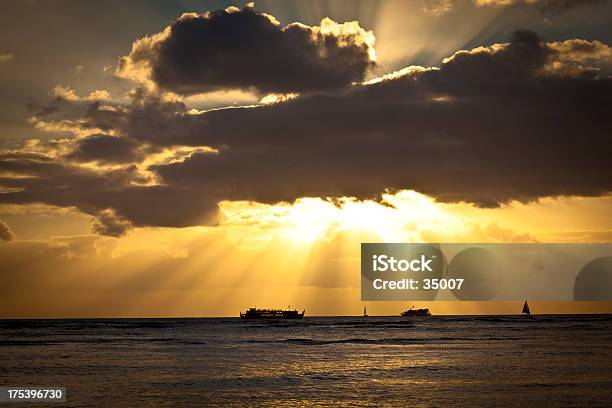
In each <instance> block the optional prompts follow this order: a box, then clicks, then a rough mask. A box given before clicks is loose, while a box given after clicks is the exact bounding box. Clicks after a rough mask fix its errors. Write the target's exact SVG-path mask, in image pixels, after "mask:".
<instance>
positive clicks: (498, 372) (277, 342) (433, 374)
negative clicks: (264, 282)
mask: <svg viewBox="0 0 612 408" xmlns="http://www.w3.org/2000/svg"><path fill="white" fill-rule="evenodd" d="M0 361H2V364H1V365H0V384H1V385H15V386H17V385H21V386H23V385H57V386H66V387H68V403H69V405H73V406H82V405H93V406H185V405H209V404H219V405H224V406H228V405H230V406H231V405H236V406H238V405H244V404H249V405H304V406H310V405H329V404H343V405H347V404H352V405H355V406H368V405H371V406H376V405H379V404H381V403H382V404H390V405H395V406H397V405H410V406H422V407H429V406H432V407H433V406H453V407H462V406H466V407H468V406H491V405H495V406H521V405H523V406H534V405H536V406H537V405H548V406H555V407H561V406H567V407H570V406H571V407H575V406H611V405H612V370H611V369H612V316H554V317H553V316H538V317H536V319H533V320H530V319H523V318H520V317H432V318H429V319H420V320H417V319H415V320H410V319H406V318H400V317H397V318H395V317H386V318H385V317H369V318H361V317H359V318H356V317H349V318H345V317H333V318H305V319H304V320H301V321H276V322H258V321H247V322H245V321H241V320H239V319H109V320H46V321H45V320H37V321H0Z"/></svg>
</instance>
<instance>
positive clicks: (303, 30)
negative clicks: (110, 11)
mask: <svg viewBox="0 0 612 408" xmlns="http://www.w3.org/2000/svg"><path fill="white" fill-rule="evenodd" d="M374 66H375V54H374V35H373V34H372V33H371V32H368V31H365V30H364V29H363V28H361V27H360V26H359V24H358V23H357V22H348V23H344V24H338V23H336V22H334V21H332V20H330V19H328V18H325V19H323V20H322V21H321V23H320V25H318V26H312V27H311V26H307V25H304V24H301V23H293V24H289V25H287V26H284V27H282V26H281V24H280V23H279V22H278V21H277V20H276V19H275V18H274V17H272V16H270V15H268V14H265V13H259V12H256V11H254V10H253V9H252V8H251V7H245V8H243V9H238V8H236V7H229V8H227V9H225V10H217V11H212V12H206V13H204V14H195V13H187V14H183V15H182V16H181V17H180V18H179V19H177V20H176V21H175V22H174V23H172V25H170V26H169V27H166V28H165V29H164V30H163V31H162V32H160V33H158V34H154V35H151V36H148V37H144V38H141V39H139V40H138V41H136V42H135V43H134V45H133V47H132V51H131V53H130V54H129V55H128V56H126V57H123V58H122V59H121V61H120V63H119V66H118V69H117V71H116V74H117V75H118V76H120V77H123V78H128V79H132V80H136V81H138V82H141V83H144V84H147V85H148V86H149V87H153V86H156V87H159V88H161V89H163V90H166V91H172V92H174V93H177V94H182V95H193V94H198V93H203V92H211V91H217V90H222V89H247V90H253V91H255V92H258V93H261V94H266V93H295V92H306V91H319V90H327V89H335V88H339V87H344V86H347V85H349V84H351V83H352V82H356V81H361V80H363V79H364V78H365V75H366V74H367V72H368V70H370V69H371V68H373V67H374Z"/></svg>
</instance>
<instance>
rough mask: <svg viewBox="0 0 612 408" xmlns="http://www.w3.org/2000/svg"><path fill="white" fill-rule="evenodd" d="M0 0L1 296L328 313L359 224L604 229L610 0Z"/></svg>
mask: <svg viewBox="0 0 612 408" xmlns="http://www.w3.org/2000/svg"><path fill="white" fill-rule="evenodd" d="M0 11H1V12H0V84H1V86H0V106H1V108H2V109H0V295H1V296H0V317H7V318H11V317H112V316H121V317H126V316H147V317H148V316H236V315H237V314H238V311H239V310H244V309H245V308H247V307H250V306H254V305H257V306H261V307H264V306H273V307H285V306H288V305H291V307H296V308H299V309H306V310H307V311H308V312H307V313H308V314H309V315H351V314H359V313H360V312H361V311H362V307H363V303H362V302H361V301H360V298H359V294H360V289H359V248H360V245H359V244H360V243H361V242H461V243H483V242H487V243H496V242H503V243H507V242H538V243H548V242H550V243H609V242H611V241H612V216H611V215H612V194H611V192H612V167H611V166H610V157H612V143H611V140H610V138H611V134H612V126H611V123H612V122H611V121H610V107H611V106H612V76H611V73H612V50H611V48H610V46H609V44H610V43H612V29H611V28H610V27H612V2H609V1H604V0H579V1H567V0H456V1H453V0H413V1H392V0H387V1H365V0H364V1H348V0H336V1H286V0H285V1H258V2H255V3H251V2H249V3H247V2H234V3H231V2H222V1H146V2H145V1H131V0H130V1H107V2H104V3H103V4H102V3H100V2H93V1H65V0H63V1H60V0H57V1H53V2H51V1H36V0H30V1H13V0H8V1H4V2H2V4H1V5H0ZM534 305H535V307H534V306H532V310H533V311H539V312H542V313H562V312H611V311H612V303H610V302H598V303H588V302H587V303H582V302H540V303H538V302H537V301H536V302H535V303H534ZM424 306H425V305H424ZM427 306H428V307H430V308H431V309H432V311H433V312H434V313H438V314H442V313H514V312H516V309H517V308H520V306H521V305H518V303H517V302H450V301H449V302H435V303H434V304H428V305H427ZM404 308H406V304H404V303H398V302H376V303H374V304H368V312H369V314H397V313H399V311H400V310H402V309H404Z"/></svg>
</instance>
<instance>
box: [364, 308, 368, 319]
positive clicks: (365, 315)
mask: <svg viewBox="0 0 612 408" xmlns="http://www.w3.org/2000/svg"><path fill="white" fill-rule="evenodd" d="M366 308H367V306H364V307H363V317H368V312H367V310H366Z"/></svg>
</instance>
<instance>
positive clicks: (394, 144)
mask: <svg viewBox="0 0 612 408" xmlns="http://www.w3.org/2000/svg"><path fill="white" fill-rule="evenodd" d="M576 41H578V42H576ZM580 41H581V40H569V41H566V42H558V43H544V42H541V41H540V40H539V39H538V37H537V36H536V35H535V34H534V33H531V32H517V33H516V34H515V35H514V36H513V38H512V39H511V41H510V42H509V43H508V44H495V45H492V46H490V47H479V48H476V49H473V50H470V51H460V52H457V53H456V54H454V55H453V56H451V57H449V58H447V59H446V60H445V61H444V63H443V64H442V65H441V66H440V67H439V68H435V69H424V68H411V69H407V70H403V71H402V72H398V73H395V74H392V75H389V76H388V77H386V78H383V79H382V80H380V81H375V82H373V83H369V84H364V85H359V86H352V87H348V88H345V89H342V90H341V91H337V92H335V93H326V94H310V95H305V96H302V97H299V98H296V99H293V100H291V101H288V102H283V103H278V104H274V105H269V106H260V107H256V108H254V107H245V108H232V109H220V110H213V111H208V112H204V113H199V114H191V113H190V112H189V111H188V110H187V109H186V107H185V105H183V104H182V103H179V102H171V101H165V100H163V99H160V98H158V97H154V96H151V95H148V94H145V93H136V94H134V95H133V102H132V104H131V105H129V106H124V107H121V109H115V110H108V109H105V110H100V109H98V108H95V107H93V108H92V109H90V110H89V111H88V112H87V114H86V116H85V119H83V117H79V118H78V119H80V120H81V122H79V123H81V126H91V127H93V128H108V129H112V130H113V131H114V132H115V133H116V134H117V135H119V136H120V137H123V138H127V139H130V140H135V141H138V143H140V144H147V145H151V146H156V147H157V148H162V147H165V148H172V147H173V146H192V147H201V146H208V147H211V148H214V149H216V153H210V152H198V151H194V152H192V153H191V154H187V155H185V156H184V157H182V158H180V159H177V160H172V161H164V162H161V163H157V164H154V165H151V166H150V167H149V168H148V170H149V171H151V172H152V173H153V174H155V175H156V176H157V177H158V179H157V180H156V182H157V183H156V184H155V185H151V183H148V182H147V181H146V180H140V179H139V178H140V177H141V174H140V172H139V170H138V169H136V168H135V167H134V166H125V167H124V168H122V169H121V170H114V171H103V172H102V171H94V170H83V169H82V168H78V167H75V166H71V165H68V164H66V163H64V164H62V162H61V160H60V162H59V163H58V162H56V161H53V162H49V161H48V160H47V161H44V160H38V159H36V158H35V157H23V158H18V157H11V158H4V159H3V158H1V157H0V171H8V172H14V173H22V174H31V175H32V176H33V177H31V178H18V179H17V178H6V177H5V178H0V185H4V186H5V187H8V188H11V189H13V190H14V191H11V192H9V193H5V194H1V195H0V202H17V203H28V202H46V203H49V204H54V205H60V206H76V207H78V208H80V209H82V210H83V211H85V212H87V213H89V214H92V215H95V216H98V217H99V216H100V214H101V212H103V211H106V210H108V209H110V210H113V211H114V214H115V215H116V216H117V217H120V218H119V219H121V220H124V221H129V222H130V223H132V224H133V225H135V226H142V225H163V226H188V225H203V224H211V223H212V224H214V223H215V222H216V218H215V213H216V208H217V203H218V202H219V201H221V200H256V201H261V202H277V201H281V200H287V201H292V200H294V199H296V198H298V197H302V196H345V195H347V196H356V197H359V198H366V197H373V196H376V195H379V194H380V193H382V192H384V191H385V190H386V189H390V190H394V189H414V190H417V191H419V192H422V193H425V194H428V195H431V196H433V197H436V198H437V199H438V200H441V201H454V202H456V201H466V202H470V203H475V204H477V205H480V206H497V205H499V204H501V203H505V202H508V201H510V200H520V201H530V200H537V199H538V198H541V197H547V196H560V195H578V196H597V195H603V194H607V193H609V192H610V191H612V169H611V168H610V166H609V158H610V157H611V156H612V144H611V143H610V134H612V128H611V126H612V125H611V123H610V120H609V107H610V106H612V79H611V77H610V72H609V71H608V70H607V69H608V68H606V67H609V66H610V65H609V64H608V65H607V64H605V63H599V62H602V61H604V60H606V59H609V58H610V53H609V51H610V50H609V47H608V46H607V45H605V44H602V43H597V42H580ZM604 62H605V61H604ZM75 119H77V118H75ZM101 224H103V223H101ZM101 231H102V230H101Z"/></svg>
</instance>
